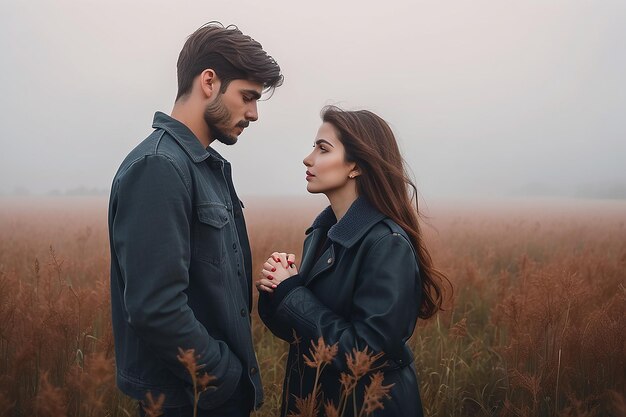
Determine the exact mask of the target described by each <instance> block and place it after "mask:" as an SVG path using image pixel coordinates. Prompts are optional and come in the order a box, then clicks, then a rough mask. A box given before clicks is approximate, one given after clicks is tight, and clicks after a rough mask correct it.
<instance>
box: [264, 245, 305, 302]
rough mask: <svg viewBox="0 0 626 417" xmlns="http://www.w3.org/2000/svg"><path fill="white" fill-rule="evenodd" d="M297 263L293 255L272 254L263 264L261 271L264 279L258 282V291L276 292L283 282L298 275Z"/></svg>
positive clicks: (283, 253)
mask: <svg viewBox="0 0 626 417" xmlns="http://www.w3.org/2000/svg"><path fill="white" fill-rule="evenodd" d="M295 261H296V255H294V254H293V253H289V254H287V253H285V252H274V253H272V255H271V256H270V257H269V258H267V261H265V263H264V264H263V270H262V271H261V274H262V275H263V278H261V279H260V280H258V281H256V288H257V290H259V291H265V292H269V293H272V292H274V289H275V288H276V287H278V285H279V284H280V283H281V282H283V281H284V280H286V279H288V278H291V277H292V276H294V275H296V274H297V273H298V268H296V264H295Z"/></svg>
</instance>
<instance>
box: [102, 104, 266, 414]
mask: <svg viewBox="0 0 626 417" xmlns="http://www.w3.org/2000/svg"><path fill="white" fill-rule="evenodd" d="M153 127H154V129H155V130H154V132H153V133H152V134H151V135H150V136H149V137H148V138H147V139H145V140H144V141H143V142H142V143H141V144H139V145H138V146H137V147H136V148H135V149H134V150H133V151H132V152H131V153H130V154H129V155H128V157H127V158H126V159H125V160H124V162H123V163H122V165H121V167H120V168H119V170H118V172H117V174H116V175H115V179H114V180H113V185H112V187H111V199H110V203H109V237H110V244H111V307H112V319H113V333H114V336H115V358H116V365H117V384H118V386H119V388H120V389H121V390H122V391H123V392H124V393H125V394H127V395H129V396H132V397H134V398H136V399H140V400H142V399H145V395H146V393H147V392H148V391H151V392H152V394H153V396H154V397H155V398H158V395H159V394H160V393H163V394H165V404H164V406H166V407H184V406H188V405H190V404H192V402H193V389H192V385H191V378H190V375H189V374H188V372H187V371H186V370H185V368H184V367H183V366H182V364H181V363H180V362H179V361H178V359H177V355H178V348H182V349H195V353H196V355H198V364H199V365H202V366H203V367H204V368H203V371H206V372H207V373H209V374H210V375H212V376H213V377H215V378H216V380H215V381H214V383H213V385H214V386H215V388H214V389H209V390H207V391H205V392H204V393H202V394H201V396H200V400H199V406H200V408H202V409H215V408H217V407H220V406H221V405H222V404H224V403H225V402H227V401H228V400H229V399H230V400H231V401H232V400H233V398H238V397H239V396H245V397H252V398H254V404H253V405H255V406H257V407H258V406H260V404H261V402H262V400H263V391H262V388H261V380H260V377H259V373H258V364H257V360H256V355H255V353H254V347H253V343H252V333H251V329H250V313H249V312H250V305H251V288H250V282H251V256H250V247H249V243H248V237H247V234H246V225H245V222H244V217H243V211H242V206H241V203H240V201H239V198H238V197H237V194H235V190H234V188H233V184H232V179H231V168H230V164H229V163H228V162H227V161H225V160H224V159H223V158H222V157H221V156H220V155H219V154H218V153H217V152H215V151H214V150H213V149H211V148H207V149H205V148H204V147H203V146H202V145H201V144H200V142H199V141H198V140H197V138H196V137H195V136H194V135H193V133H192V132H191V131H190V130H189V129H188V128H187V127H186V126H185V125H183V124H182V123H180V122H178V121H177V120H174V119H173V118H171V117H169V116H167V115H165V114H163V113H160V112H157V113H156V115H155V117H154V124H153Z"/></svg>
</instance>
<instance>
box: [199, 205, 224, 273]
mask: <svg viewBox="0 0 626 417" xmlns="http://www.w3.org/2000/svg"><path fill="white" fill-rule="evenodd" d="M196 216H197V220H198V223H197V226H196V228H195V231H194V248H193V254H194V257H195V258H196V259H198V260H201V261H204V262H209V263H212V264H216V265H219V264H221V263H222V262H224V259H225V255H226V238H227V237H228V222H229V220H228V219H229V216H228V210H226V207H225V206H222V205H218V204H215V205H213V204H209V205H202V206H197V207H196Z"/></svg>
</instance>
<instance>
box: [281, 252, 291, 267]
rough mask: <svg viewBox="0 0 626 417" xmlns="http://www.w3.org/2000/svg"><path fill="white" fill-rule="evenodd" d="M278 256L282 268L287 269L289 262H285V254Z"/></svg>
mask: <svg viewBox="0 0 626 417" xmlns="http://www.w3.org/2000/svg"><path fill="white" fill-rule="evenodd" d="M279 255H280V263H281V264H282V265H283V268H285V269H287V268H289V262H287V254H286V253H285V252H281V253H279Z"/></svg>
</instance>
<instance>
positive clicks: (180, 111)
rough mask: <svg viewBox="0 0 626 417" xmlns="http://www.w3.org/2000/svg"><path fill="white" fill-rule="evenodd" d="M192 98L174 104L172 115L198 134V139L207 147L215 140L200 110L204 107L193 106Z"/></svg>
mask: <svg viewBox="0 0 626 417" xmlns="http://www.w3.org/2000/svg"><path fill="white" fill-rule="evenodd" d="M191 100H192V99H191V98H190V99H188V100H186V101H183V102H179V101H177V102H176V103H175V104H174V108H173V109H172V114H171V116H172V118H174V119H176V120H178V121H179V122H181V123H182V124H184V125H185V126H187V127H188V128H189V130H191V132H192V133H193V134H194V135H195V136H196V139H198V141H200V143H201V144H202V146H203V147H205V148H206V147H208V146H209V145H210V144H211V142H213V138H211V131H210V130H209V126H207V124H206V122H205V120H204V115H203V114H202V111H201V110H198V109H202V106H198V105H196V106H193V105H192V104H191V103H190V101H191Z"/></svg>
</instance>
